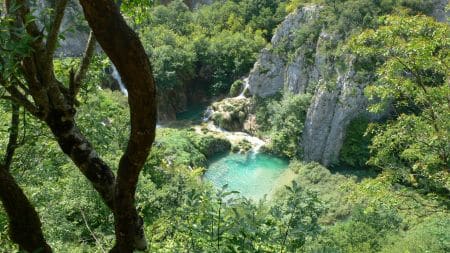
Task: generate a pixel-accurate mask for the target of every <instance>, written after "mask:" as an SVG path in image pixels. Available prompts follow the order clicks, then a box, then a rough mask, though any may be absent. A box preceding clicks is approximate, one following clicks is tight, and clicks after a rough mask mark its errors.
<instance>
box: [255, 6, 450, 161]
mask: <svg viewBox="0 0 450 253" xmlns="http://www.w3.org/2000/svg"><path fill="white" fill-rule="evenodd" d="M436 1H438V2H439V4H437V5H436V10H435V11H434V12H433V13H434V14H435V17H436V18H437V19H438V20H441V21H444V20H445V19H446V17H447V15H448V13H446V12H445V11H444V8H443V7H444V6H445V5H446V4H447V2H448V1H447V0H436ZM320 10H321V8H320V7H318V6H311V7H304V8H302V9H299V10H297V11H295V12H293V13H291V14H290V15H288V16H287V17H286V19H285V20H284V21H283V22H282V23H281V24H280V25H279V27H278V29H277V31H276V33H275V35H274V36H273V38H272V41H271V45H270V46H269V47H267V48H265V49H264V50H262V52H261V54H260V57H259V59H258V61H257V62H256V63H255V65H254V68H253V70H252V71H251V73H250V76H249V90H250V92H251V94H253V95H257V96H261V97H267V96H270V95H273V94H275V93H277V92H280V91H283V90H285V91H290V92H293V93H295V94H301V93H306V92H309V93H312V94H313V99H312V102H311V105H310V107H309V109H308V113H307V117H306V121H305V124H304V129H303V136H302V141H301V143H299V145H301V146H302V148H303V151H304V157H303V159H304V160H306V161H317V162H320V163H322V164H323V165H329V164H331V163H333V162H334V161H336V160H337V159H338V155H339V152H340V149H341V147H342V143H343V141H344V138H345V134H346V128H347V126H348V124H349V123H350V122H351V120H353V119H354V118H355V117H357V116H359V115H361V114H362V113H367V110H366V107H367V99H366V98H365V97H364V93H363V92H364V88H365V86H366V83H365V82H364V81H362V80H364V78H359V77H357V76H356V73H355V70H354V66H353V62H354V59H352V57H351V56H347V57H345V58H344V59H342V58H340V59H336V58H334V56H332V55H330V54H329V53H327V47H328V46H329V45H332V44H335V43H336V42H337V41H339V40H342V38H340V35H339V34H330V33H327V32H325V31H321V32H320V34H319V36H318V37H317V39H316V40H315V41H314V42H312V43H311V42H309V43H305V44H302V45H294V42H293V41H294V39H293V38H294V37H295V33H296V32H297V31H298V30H299V29H302V28H303V27H305V26H311V25H312V24H313V22H315V20H316V19H317V18H318V17H320V15H321V13H320ZM319 29H320V28H319ZM280 48H281V50H280ZM280 51H281V53H280ZM283 51H288V52H289V54H286V53H283ZM372 116H373V117H375V116H377V115H372Z"/></svg>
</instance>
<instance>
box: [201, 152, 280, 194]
mask: <svg viewBox="0 0 450 253" xmlns="http://www.w3.org/2000/svg"><path fill="white" fill-rule="evenodd" d="M287 167H288V161H286V160H283V159H280V158H277V157H274V156H271V155H268V154H263V153H258V154H253V153H248V154H227V155H223V156H220V157H217V158H216V159H213V160H212V161H211V162H210V164H209V166H208V170H207V171H206V173H205V175H204V179H206V180H207V181H210V182H211V183H212V184H213V185H214V186H216V187H218V188H221V187H222V186H223V185H225V184H228V190H233V191H239V192H240V193H241V195H242V196H244V197H247V198H251V199H253V200H258V199H261V198H262V197H264V195H265V194H269V193H270V192H271V190H272V188H273V187H274V183H275V182H276V180H277V179H278V178H279V177H280V175H281V174H282V173H283V172H284V171H285V170H286V169H287Z"/></svg>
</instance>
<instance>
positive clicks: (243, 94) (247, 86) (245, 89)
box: [236, 77, 250, 98]
mask: <svg viewBox="0 0 450 253" xmlns="http://www.w3.org/2000/svg"><path fill="white" fill-rule="evenodd" d="M243 81H244V88H243V89H242V92H241V94H239V95H238V96H237V97H236V98H245V92H246V91H247V90H248V88H249V86H250V84H249V82H248V77H246V78H244V80H243Z"/></svg>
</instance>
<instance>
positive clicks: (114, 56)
mask: <svg viewBox="0 0 450 253" xmlns="http://www.w3.org/2000/svg"><path fill="white" fill-rule="evenodd" d="M80 3H81V5H82V7H83V11H84V15H85V17H86V20H87V21H88V23H89V26H90V27H91V29H92V31H93V32H94V34H95V38H96V39H97V41H98V42H99V44H100V45H101V46H102V48H103V50H104V51H105V53H106V54H107V55H108V57H109V58H110V59H111V61H112V62H113V64H114V65H115V66H116V67H117V70H118V71H119V73H120V75H121V76H122V79H123V81H124V83H125V84H126V85H127V88H128V91H129V97H128V103H129V105H130V116H131V133H130V139H129V141H128V145H127V149H126V151H125V153H124V155H123V156H122V158H121V159H120V163H119V169H118V172H117V178H116V186H115V197H114V200H115V202H114V205H115V208H114V209H115V210H114V211H115V212H114V218H115V225H116V226H115V229H116V245H115V246H114V248H113V250H112V252H132V251H133V250H134V249H145V248H146V247H147V242H146V239H145V235H144V231H143V224H142V219H141V218H140V217H139V216H138V214H137V211H136V207H135V192H136V186H137V182H138V179H139V174H140V172H141V170H142V167H143V165H144V163H145V161H146V159H147V156H148V154H149V152H150V149H151V145H152V143H153V141H154V139H155V126H156V114H157V112H156V86H155V81H154V78H153V74H152V68H151V65H150V62H149V60H148V56H147V54H146V52H145V50H144V47H143V46H142V43H141V41H140V40H139V37H138V36H137V34H136V33H135V32H134V31H133V30H132V29H131V28H130V27H129V26H128V25H127V23H126V22H125V20H124V18H123V17H122V15H121V14H120V11H119V8H118V6H117V5H116V4H115V2H114V1H113V0H96V1H92V0H80Z"/></svg>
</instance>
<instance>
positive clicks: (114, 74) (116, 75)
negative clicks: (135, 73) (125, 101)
mask: <svg viewBox="0 0 450 253" xmlns="http://www.w3.org/2000/svg"><path fill="white" fill-rule="evenodd" d="M111 66H112V70H113V72H112V74H111V75H112V77H113V78H114V79H115V80H116V81H117V83H118V84H119V88H120V91H121V92H122V93H123V95H125V97H128V90H127V88H126V87H125V85H124V83H123V81H122V77H120V74H119V71H117V68H116V66H114V64H112V65H111Z"/></svg>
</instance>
